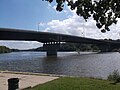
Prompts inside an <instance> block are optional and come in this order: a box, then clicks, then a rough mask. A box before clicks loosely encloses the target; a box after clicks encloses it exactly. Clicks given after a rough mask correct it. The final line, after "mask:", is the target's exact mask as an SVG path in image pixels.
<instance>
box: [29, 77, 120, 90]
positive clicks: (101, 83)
mask: <svg viewBox="0 0 120 90" xmlns="http://www.w3.org/2000/svg"><path fill="white" fill-rule="evenodd" d="M31 90H120V83H118V84H116V85H113V84H110V82H109V81H106V80H98V79H91V78H71V77H61V78H59V79H56V80H53V81H50V82H47V83H45V84H41V85H38V86H36V87H34V88H32V89H31Z"/></svg>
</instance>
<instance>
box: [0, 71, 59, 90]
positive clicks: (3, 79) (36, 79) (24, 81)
mask: <svg viewBox="0 0 120 90" xmlns="http://www.w3.org/2000/svg"><path fill="white" fill-rule="evenodd" d="M9 78H19V88H20V89H23V88H26V87H29V86H31V87H33V86H36V85H38V84H43V83H45V82H48V81H51V80H54V79H57V78H58V77H53V76H39V75H27V74H13V73H8V72H7V73H6V72H1V73H0V90H8V82H7V80H8V79H9Z"/></svg>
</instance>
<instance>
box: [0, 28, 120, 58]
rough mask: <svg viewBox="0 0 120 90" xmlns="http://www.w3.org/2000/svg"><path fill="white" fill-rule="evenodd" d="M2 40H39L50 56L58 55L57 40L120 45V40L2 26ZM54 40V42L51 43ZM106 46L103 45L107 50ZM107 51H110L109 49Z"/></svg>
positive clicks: (0, 32)
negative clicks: (97, 38)
mask: <svg viewBox="0 0 120 90" xmlns="http://www.w3.org/2000/svg"><path fill="white" fill-rule="evenodd" d="M0 40H22V41H38V42H41V43H44V45H43V47H44V48H45V49H46V51H47V55H48V56H52V55H55V56H56V55H57V50H58V48H59V47H60V43H57V42H70V43H85V44H99V45H103V46H104V45H111V44H114V45H117V46H119V45H120V42H113V41H106V40H96V39H91V38H84V37H79V36H73V35H66V34H58V33H49V32H37V31H30V30H20V29H9V28H0ZM51 42H52V43H51ZM103 48H104V49H103ZM105 48H106V47H102V49H103V50H105ZM105 51H108V50H107V49H106V50H105Z"/></svg>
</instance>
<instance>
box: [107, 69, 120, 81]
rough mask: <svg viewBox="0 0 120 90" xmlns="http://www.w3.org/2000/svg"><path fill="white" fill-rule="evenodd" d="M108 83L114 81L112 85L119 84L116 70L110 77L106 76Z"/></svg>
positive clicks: (118, 75)
mask: <svg viewBox="0 0 120 90" xmlns="http://www.w3.org/2000/svg"><path fill="white" fill-rule="evenodd" d="M108 80H109V81H114V83H118V82H120V74H119V72H118V70H114V71H113V72H112V73H110V75H109V76H108Z"/></svg>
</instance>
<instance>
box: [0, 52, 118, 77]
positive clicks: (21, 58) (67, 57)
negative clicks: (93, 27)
mask: <svg viewBox="0 0 120 90" xmlns="http://www.w3.org/2000/svg"><path fill="white" fill-rule="evenodd" d="M116 69H118V70H119V71H120V53H118V52H109V53H99V54H98V53H93V52H81V54H78V53H77V52H58V57H46V53H45V52H12V53H5V54H0V70H9V71H22V72H35V73H46V74H57V75H68V76H80V77H81V76H83V77H97V78H103V79H106V78H107V76H108V75H109V74H110V72H113V71H114V70H116Z"/></svg>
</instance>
